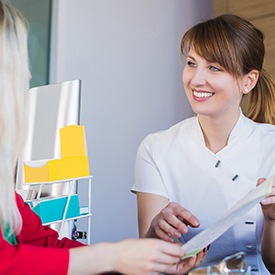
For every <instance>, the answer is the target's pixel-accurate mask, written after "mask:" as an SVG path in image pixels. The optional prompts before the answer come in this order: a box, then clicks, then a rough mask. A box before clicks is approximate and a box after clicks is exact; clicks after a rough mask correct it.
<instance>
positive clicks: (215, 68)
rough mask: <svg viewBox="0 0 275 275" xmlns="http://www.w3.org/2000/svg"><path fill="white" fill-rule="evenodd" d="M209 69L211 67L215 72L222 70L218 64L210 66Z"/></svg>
mask: <svg viewBox="0 0 275 275" xmlns="http://www.w3.org/2000/svg"><path fill="white" fill-rule="evenodd" d="M209 69H210V71H213V72H220V71H221V69H220V68H218V67H216V66H209Z"/></svg>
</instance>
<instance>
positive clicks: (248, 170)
mask: <svg viewBox="0 0 275 275" xmlns="http://www.w3.org/2000/svg"><path fill="white" fill-rule="evenodd" d="M181 53H182V55H183V57H184V58H185V59H186V60H185V61H186V65H185V68H184V71H183V76H182V78H183V83H184V89H185V92H186V95H187V98H188V100H189V102H190V104H191V106H192V109H193V111H194V113H195V114H196V116H194V117H192V118H189V119H186V120H184V121H182V122H180V123H178V124H176V125H174V126H172V127H171V128H170V129H168V130H165V131H161V132H157V133H154V134H150V135H148V136H147V137H146V138H145V139H144V140H143V142H142V143H141V145H140V147H139V149H138V153H137V159H136V176H135V183H134V186H133V188H132V191H133V192H135V193H136V194H137V201H138V219H139V232H140V236H141V237H156V238H161V239H164V240H166V241H170V242H173V241H174V239H175V238H180V239H181V240H182V241H183V242H186V241H188V240H189V239H191V238H192V237H193V236H194V235H196V234H197V233H198V232H200V231H201V230H203V229H205V228H207V227H208V226H209V225H211V224H213V223H214V222H215V221H217V220H218V218H219V217H220V216H221V215H222V214H223V213H225V211H226V210H228V209H229V208H230V207H232V206H233V205H234V204H235V203H236V202H237V201H238V200H239V199H241V198H242V197H243V196H244V195H245V194H247V193H248V192H249V191H250V190H252V189H253V188H255V187H256V184H257V182H258V184H260V183H261V182H262V181H263V180H259V178H269V177H271V176H273V175H275V153H274V149H275V126H273V125H272V124H275V85H274V83H273V81H272V79H271V77H270V76H269V75H268V74H267V72H266V71H265V70H264V69H263V67H262V66H263V60H264V54H265V50H264V43H263V34H262V32H261V31H260V30H258V29H257V28H256V27H255V26H253V25H252V24H251V23H249V22H248V21H246V20H244V19H242V18H240V17H237V16H235V15H222V16H220V17H217V18H214V19H211V20H207V21H205V22H202V23H199V24H197V25H196V26H194V27H193V28H191V29H190V30H189V31H187V32H186V33H185V35H184V36H183V38H182V41H181ZM240 106H242V107H240ZM274 189H275V187H273V190H274ZM274 194H275V190H274V191H273V192H272V194H271V195H270V196H269V197H268V198H266V199H265V200H263V201H262V202H261V204H259V205H258V206H256V207H254V208H252V209H251V210H250V211H249V212H248V213H247V214H246V216H245V217H244V218H243V219H242V220H241V221H239V222H237V223H236V224H235V225H234V226H233V227H232V228H231V229H229V230H228V231H227V232H226V233H224V234H223V235H222V236H221V237H220V238H218V239H217V240H216V241H215V242H213V243H212V244H211V246H210V248H209V251H208V253H207V255H206V257H205V258H204V260H203V262H202V266H207V265H213V264H215V263H217V262H219V261H220V260H221V259H223V258H224V257H225V256H228V255H232V254H233V253H236V252H240V251H243V252H245V253H246V261H247V263H248V265H250V266H251V267H252V271H253V274H261V275H262V274H270V272H275V257H274V255H275V196H274ZM265 265H266V266H265Z"/></svg>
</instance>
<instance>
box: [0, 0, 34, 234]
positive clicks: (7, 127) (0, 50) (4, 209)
mask: <svg viewBox="0 0 275 275" xmlns="http://www.w3.org/2000/svg"><path fill="white" fill-rule="evenodd" d="M27 30H28V24H27V22H26V20H25V18H24V17H23V16H22V15H21V14H20V13H19V12H18V11H17V10H16V9H15V8H13V7H11V6H9V5H7V4H5V3H3V2H2V1H0V99H1V100H0V185H1V192H0V226H1V228H2V233H3V231H4V230H5V229H9V233H10V234H12V233H15V234H18V233H19V232H20V231H21V228H22V219H21V216H20V213H19V211H18V208H17V205H16V200H15V192H14V188H15V186H14V185H15V181H14V176H15V169H16V163H17V158H18V155H19V153H20V150H21V149H22V146H23V144H24V141H25V136H26V135H25V133H26V110H25V109H26V94H27V91H28V89H29V86H28V85H29V71H28V51H27Z"/></svg>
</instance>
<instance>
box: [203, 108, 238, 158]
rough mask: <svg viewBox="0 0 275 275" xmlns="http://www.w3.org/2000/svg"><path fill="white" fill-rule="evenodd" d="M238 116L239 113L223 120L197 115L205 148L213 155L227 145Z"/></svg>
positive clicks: (221, 118) (222, 118)
mask: <svg viewBox="0 0 275 275" xmlns="http://www.w3.org/2000/svg"><path fill="white" fill-rule="evenodd" d="M239 116H240V113H239V114H238V115H235V116H231V117H230V118H228V119H225V118H224V117H219V118H210V117H208V116H201V115H199V116H198V119H199V124H200V126H201V129H202V132H203V136H204V142H205V146H206V147H207V148H208V149H209V150H211V151H212V152H213V153H217V152H219V151H220V150H222V149H223V148H224V147H225V146H226V145H227V144H228V139H229V136H230V134H231V132H232V130H233V128H234V127H235V125H236V123H237V121H238V119H239Z"/></svg>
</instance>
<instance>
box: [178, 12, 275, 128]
mask: <svg viewBox="0 0 275 275" xmlns="http://www.w3.org/2000/svg"><path fill="white" fill-rule="evenodd" d="M191 47H193V48H194V50H195V52H196V53H197V54H199V55H200V56H202V57H203V58H205V59H206V60H207V61H209V62H217V63H218V64H220V65H221V66H222V67H223V68H224V69H225V70H226V71H227V72H229V73H230V74H232V75H233V76H235V77H236V78H238V77H241V76H243V75H246V74H248V73H249V72H250V71H251V70H257V71H259V79H258V82H257V84H256V86H255V87H254V88H253V90H252V91H250V92H249V93H248V94H247V95H244V96H243V98H242V102H241V106H242V109H243V112H244V114H245V115H246V116H247V117H249V118H251V119H253V120H254V121H256V122H262V123H271V124H275V84H274V81H273V79H272V78H271V76H270V75H269V74H268V73H267V72H266V71H265V70H264V69H263V61H264V55H265V47H264V35H263V33H262V32H261V31H260V30H259V29H258V28H256V27H255V26H254V25H252V24H251V23H250V22H249V21H247V20H245V19H243V18H241V17H239V16H237V15H233V14H224V15H221V16H218V17H215V18H213V19H209V20H207V21H204V22H201V23H199V24H197V25H195V26H194V27H192V28H191V29H190V30H188V31H187V32H186V33H185V34H184V36H183V38H182V41H181V54H182V55H186V54H187V53H188V52H189V50H190V48H191Z"/></svg>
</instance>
